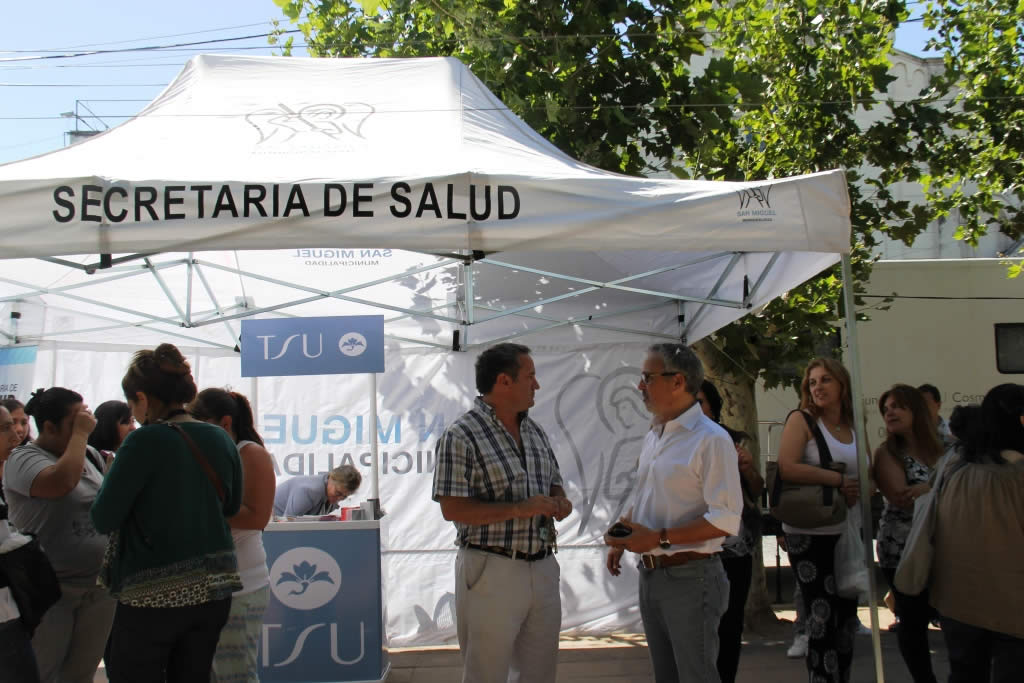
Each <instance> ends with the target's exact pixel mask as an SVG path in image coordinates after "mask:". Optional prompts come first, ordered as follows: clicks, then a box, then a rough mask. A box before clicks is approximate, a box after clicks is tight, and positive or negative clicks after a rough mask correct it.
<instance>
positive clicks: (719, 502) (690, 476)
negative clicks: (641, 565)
mask: <svg viewBox="0 0 1024 683" xmlns="http://www.w3.org/2000/svg"><path fill="white" fill-rule="evenodd" d="M742 511H743V493H742V490H741V488H740V471H739V458H738V456H737V454H736V447H735V446H733V443H732V439H730V438H729V435H728V434H727V433H726V431H725V430H724V429H722V428H721V427H720V426H719V425H717V424H715V423H714V421H712V420H711V419H710V418H708V417H707V416H706V415H704V413H703V412H702V411H701V409H700V404H698V403H694V404H693V405H692V406H690V408H689V409H688V410H686V411H685V412H684V413H683V414H682V415H680V416H679V417H677V418H676V419H674V420H671V421H669V422H668V423H666V424H665V429H664V431H662V433H661V434H660V435H659V434H658V428H657V427H655V428H653V429H652V430H651V431H650V432H648V433H647V436H646V437H645V438H644V445H643V450H642V451H641V453H640V462H639V464H638V468H637V479H636V489H635V490H634V493H633V516H632V519H633V521H635V522H637V523H638V524H643V525H644V526H646V527H650V528H651V529H661V528H662V527H665V528H672V527H680V526H684V525H686V524H687V523H689V522H692V521H694V520H696V519H698V518H700V517H703V518H704V519H706V520H707V521H708V522H709V523H710V524H712V525H713V526H715V527H716V528H718V529H721V530H722V531H723V532H725V534H728V535H730V536H734V535H736V534H737V533H739V530H740V514H741V513H742ZM724 540H725V536H720V537H718V538H713V539H710V540H707V541H702V542H700V543H686V544H679V545H673V546H672V547H671V548H669V549H668V550H663V549H662V548H660V547H655V548H654V549H653V550H649V551H647V552H648V554H651V555H670V554H672V553H677V552H681V551H686V550H690V551H696V552H700V553H717V552H719V551H720V550H721V549H722V541H724Z"/></svg>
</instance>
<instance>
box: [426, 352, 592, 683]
mask: <svg viewBox="0 0 1024 683" xmlns="http://www.w3.org/2000/svg"><path fill="white" fill-rule="evenodd" d="M476 388H477V391H479V392H480V395H479V396H477V398H476V400H475V401H474V404H473V407H472V408H471V409H470V410H469V411H468V412H467V413H465V414H464V415H462V416H461V417H459V418H458V419H457V420H456V421H455V422H453V423H452V424H451V425H449V427H448V428H447V429H446V430H445V432H444V434H442V435H441V438H440V440H439V441H438V443H437V447H436V452H437V466H436V468H435V470H434V492H433V497H434V500H436V501H437V502H438V503H440V504H441V514H443V515H444V518H445V519H447V520H449V521H451V522H454V523H455V528H456V530H457V531H458V534H457V537H456V541H455V543H456V545H458V546H459V553H458V556H457V558H456V560H455V612H456V619H457V629H458V636H459V648H460V650H461V651H462V660H463V674H462V680H463V682H464V683H499V682H500V683H505V682H506V681H507V680H508V676H509V672H510V671H511V670H516V671H518V672H519V680H521V681H524V683H525V682H528V683H554V682H555V673H556V669H557V664H558V631H559V629H560V627H561V622H562V602H561V595H560V593H559V587H558V578H559V568H558V563H557V562H556V561H555V558H554V556H553V555H552V553H553V550H554V523H553V521H552V520H553V519H557V520H561V519H564V518H565V517H567V516H568V515H569V513H570V512H572V503H570V502H569V499H568V498H566V497H565V491H564V490H563V489H562V478H561V476H560V474H559V472H558V461H557V460H556V459H555V454H554V453H553V452H552V450H551V444H550V443H549V442H548V437H547V435H546V434H545V433H544V430H543V429H541V427H540V425H538V424H537V423H536V422H534V421H533V420H531V419H530V418H529V417H527V414H526V413H527V410H528V409H529V408H530V407H531V406H532V405H533V395H534V392H536V391H537V389H539V388H540V385H539V384H537V373H536V370H535V368H534V365H533V359H531V358H530V349H528V348H527V347H525V346H522V345H520V344H508V343H506V344H498V345H497V346H492V347H491V348H489V349H487V350H486V351H484V352H483V353H481V354H480V356H479V357H478V358H477V360H476Z"/></svg>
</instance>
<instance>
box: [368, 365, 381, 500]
mask: <svg viewBox="0 0 1024 683" xmlns="http://www.w3.org/2000/svg"><path fill="white" fill-rule="evenodd" d="M377 446H378V444H377V373H375V372H371V373H370V463H371V465H370V502H371V503H373V511H374V514H373V517H374V519H380V458H379V456H378V448H377Z"/></svg>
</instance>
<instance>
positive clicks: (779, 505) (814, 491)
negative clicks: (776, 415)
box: [767, 410, 846, 529]
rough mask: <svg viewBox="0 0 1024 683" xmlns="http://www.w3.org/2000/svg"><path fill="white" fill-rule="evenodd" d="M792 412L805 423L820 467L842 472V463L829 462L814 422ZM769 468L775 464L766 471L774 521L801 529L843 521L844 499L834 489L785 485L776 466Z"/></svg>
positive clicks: (843, 466)
mask: <svg viewBox="0 0 1024 683" xmlns="http://www.w3.org/2000/svg"><path fill="white" fill-rule="evenodd" d="M793 412H798V413H800V414H801V415H802V416H803V418H804V420H806V421H807V427H808V428H809V429H810V430H811V434H812V435H813V436H814V440H815V442H816V443H817V444H818V458H819V459H820V461H821V465H820V466H821V467H822V468H824V469H828V470H832V471H834V472H840V473H842V472H845V471H846V465H845V463H841V462H835V461H834V460H832V454H831V453H830V452H829V450H828V444H827V443H826V442H825V435H824V434H822V433H821V429H819V428H818V425H817V423H816V422H815V421H814V420H813V419H811V417H810V416H809V415H808V414H807V413H805V412H803V411H802V410H795V411H793ZM792 414H793V413H790V415H792ZM786 419H787V420H788V419H789V418H788V417H787V418H786ZM769 465H775V467H768V468H767V475H768V477H767V478H768V491H769V501H768V502H769V510H770V511H771V513H772V516H773V517H775V518H776V519H777V520H779V521H780V522H784V523H786V524H789V525H791V526H795V527H800V528H802V529H816V528H818V527H823V526H830V525H832V524H839V523H841V522H844V521H846V499H845V498H843V496H842V495H841V494H840V493H839V491H838V490H837V489H835V488H833V487H831V486H823V485H821V484H796V483H793V482H787V481H785V480H784V479H783V478H782V476H781V475H780V474H779V470H778V463H769Z"/></svg>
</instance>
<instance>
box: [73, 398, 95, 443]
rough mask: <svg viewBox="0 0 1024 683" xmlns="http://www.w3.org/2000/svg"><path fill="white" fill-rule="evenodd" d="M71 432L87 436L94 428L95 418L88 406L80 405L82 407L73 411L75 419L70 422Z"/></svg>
mask: <svg viewBox="0 0 1024 683" xmlns="http://www.w3.org/2000/svg"><path fill="white" fill-rule="evenodd" d="M71 429H72V433H74V434H76V435H78V436H85V437H88V436H89V435H90V434H92V430H94V429H96V418H95V417H93V414H92V413H91V412H90V411H89V406H82V409H81V410H79V411H78V412H77V413H75V421H74V423H72V427H71Z"/></svg>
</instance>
